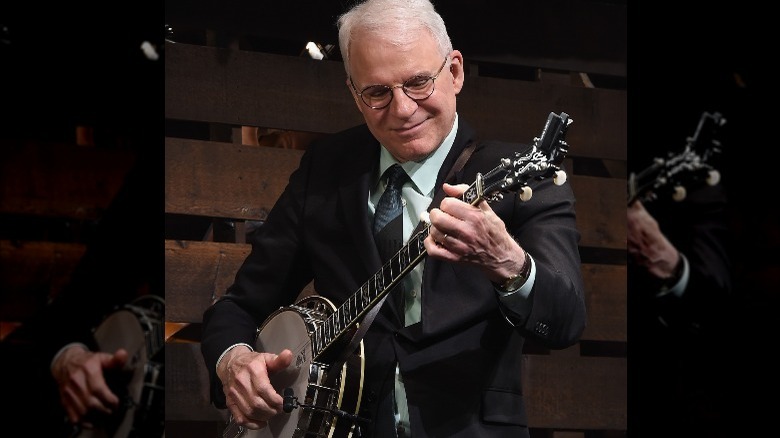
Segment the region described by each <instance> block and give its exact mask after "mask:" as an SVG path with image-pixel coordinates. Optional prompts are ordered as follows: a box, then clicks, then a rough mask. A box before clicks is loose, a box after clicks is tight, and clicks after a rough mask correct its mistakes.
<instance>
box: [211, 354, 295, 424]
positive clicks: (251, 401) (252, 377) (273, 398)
mask: <svg viewBox="0 0 780 438" xmlns="http://www.w3.org/2000/svg"><path fill="white" fill-rule="evenodd" d="M292 357H293V355H292V352H291V351H290V350H284V351H282V352H281V353H280V354H278V355H277V354H273V353H256V352H253V351H250V350H249V349H248V348H246V347H243V346H238V347H235V348H233V349H232V350H230V351H229V352H228V353H227V354H226V355H225V357H223V358H222V360H221V361H220V363H219V366H218V367H217V376H218V377H219V379H220V380H221V381H222V390H223V391H224V393H225V397H226V403H227V407H228V409H229V410H230V413H231V415H232V416H233V420H234V421H235V422H236V423H237V424H239V425H241V426H244V427H246V428H248V429H261V428H263V427H265V426H267V425H268V420H270V419H271V417H273V416H274V415H276V414H278V413H280V412H281V411H282V403H283V401H284V399H283V398H282V396H281V395H280V394H278V393H277V392H276V390H275V389H274V387H273V385H271V381H270V380H269V377H268V376H269V375H271V374H273V373H277V372H279V371H282V370H284V369H285V368H287V367H288V366H289V365H290V363H292Z"/></svg>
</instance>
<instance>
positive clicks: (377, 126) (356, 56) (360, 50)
mask: <svg viewBox="0 0 780 438" xmlns="http://www.w3.org/2000/svg"><path fill="white" fill-rule="evenodd" d="M449 58H450V60H448V62H447V64H446V65H445V66H444V69H443V70H442V71H441V73H440V74H439V76H438V78H437V79H436V80H435V83H434V85H435V88H434V91H433V94H431V96H430V97H428V98H427V99H424V100H418V101H415V100H413V99H411V98H410V97H409V96H407V95H406V94H405V93H404V91H403V90H402V89H401V88H400V87H398V88H394V89H393V90H392V94H393V99H392V101H391V102H390V104H389V105H388V106H387V107H385V108H382V109H373V108H370V107H369V106H367V105H366V104H365V103H363V101H362V100H361V99H360V96H358V95H357V93H355V91H353V89H352V86H351V84H350V81H349V79H347V87H349V90H350V92H352V95H353V97H354V98H355V104H356V105H357V107H358V110H359V111H360V112H361V113H362V114H363V118H364V119H365V120H366V123H367V125H368V128H369V130H371V133H372V134H374V136H375V137H376V138H377V139H378V140H379V141H380V142H381V143H382V144H383V145H384V146H385V147H386V148H387V149H388V150H389V151H390V153H392V154H393V156H394V157H395V158H396V159H397V160H398V161H400V162H405V161H420V160H422V159H423V158H425V157H427V156H428V155H430V153H431V152H433V151H434V150H436V148H438V147H439V145H440V144H441V142H442V141H443V140H444V137H446V136H447V134H449V132H450V130H451V129H452V124H453V123H454V121H455V106H456V99H455V96H456V95H457V94H458V93H459V92H460V90H461V87H462V86H463V58H462V56H461V54H460V52H459V51H457V50H454V51H452V52H451V53H450V54H449ZM443 61H444V57H443V56H442V55H441V54H440V53H439V51H438V46H437V45H436V42H435V41H434V39H433V37H432V36H431V35H430V34H429V33H428V32H427V31H421V32H420V36H419V38H417V39H415V40H414V42H413V43H411V44H409V45H405V46H401V47H399V46H395V45H392V44H390V43H388V42H387V41H385V40H384V39H382V38H381V37H379V36H377V35H374V34H371V33H368V32H364V31H360V32H359V33H358V34H357V35H356V37H355V38H354V39H353V42H352V45H351V47H350V71H351V72H352V82H353V83H354V84H355V88H356V89H357V91H358V92H359V91H361V90H363V89H364V88H366V87H367V86H369V85H387V86H391V87H392V86H395V85H400V84H402V83H403V82H404V81H406V80H408V79H410V78H412V77H414V76H418V75H425V76H434V75H436V72H437V71H438V70H439V67H441V65H442V62H443Z"/></svg>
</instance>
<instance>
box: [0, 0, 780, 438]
mask: <svg viewBox="0 0 780 438" xmlns="http://www.w3.org/2000/svg"><path fill="white" fill-rule="evenodd" d="M181 2H185V3H188V4H187V5H186V8H185V10H188V11H190V12H191V16H189V17H184V18H185V19H188V20H192V22H193V23H195V22H197V20H199V18H200V17H203V16H204V14H209V13H211V12H212V11H210V10H209V2H205V1H191V2H186V1H185V0H168V1H167V2H166V3H167V4H168V5H171V6H177V5H179V4H180V3H181ZM235 3H236V7H235V13H236V14H241V15H243V16H244V17H245V20H244V23H245V24H244V25H243V27H244V28H240V29H234V31H235V32H236V33H239V34H244V33H250V34H254V35H255V38H254V39H253V41H252V45H253V46H254V47H255V48H256V49H257V50H267V51H269V52H277V53H292V54H294V53H296V52H297V51H300V50H301V48H302V46H301V44H300V42H301V41H304V42H305V41H308V40H315V41H320V42H322V43H323V44H334V45H335V44H337V41H336V40H335V27H333V25H332V23H333V22H334V21H335V17H336V15H337V14H338V13H339V12H340V11H342V10H343V9H345V8H346V6H347V5H348V4H349V3H351V2H347V1H343V0H342V1H330V2H326V1H317V2H300V1H286V2H273V3H270V4H268V2H251V1H247V0H245V1H237V2H235ZM260 3H262V4H263V8H262V9H261V8H260V7H259V6H258V5H259V4H260ZM628 3H629V2H627V1H617V0H616V1H597V0H583V1H541V0H537V1H513V2H506V1H495V0H493V1H477V0H458V1H438V2H437V8H438V9H439V11H440V12H441V14H442V15H443V16H444V18H445V21H446V22H447V24H448V28H449V29H450V32H451V36H452V39H453V43H454V45H455V48H457V49H459V50H461V51H462V52H463V53H464V56H465V57H466V59H467V60H468V59H473V60H479V61H482V63H481V68H482V69H483V70H482V71H481V73H482V72H483V71H484V73H486V74H493V75H496V76H501V75H518V74H528V75H532V74H533V71H534V67H543V68H545V69H550V70H561V71H566V70H567V69H568V68H569V67H570V66H572V65H582V63H583V62H584V63H585V64H586V65H587V66H588V69H587V70H588V71H586V72H587V73H589V74H590V75H591V77H592V80H593V81H594V84H595V85H596V86H597V87H598V86H603V87H607V88H618V89H621V88H627V90H628V96H629V99H628V100H629V138H628V139H627V148H628V149H629V153H628V157H629V163H628V167H629V168H636V167H637V166H641V165H643V164H644V163H647V160H649V159H650V158H652V157H653V156H656V155H658V154H659V153H663V152H665V151H668V150H678V149H681V148H682V147H683V146H684V144H685V138H686V137H687V136H689V135H691V134H692V133H693V129H694V128H695V125H696V122H697V121H698V117H699V115H700V114H701V112H702V111H719V112H722V113H723V114H724V116H725V117H726V118H727V120H728V123H727V126H726V127H727V129H726V131H725V133H724V143H725V145H726V149H725V160H724V162H723V169H722V173H723V183H724V184H725V185H726V187H727V189H728V192H729V196H730V199H729V202H730V208H729V220H730V223H731V226H732V230H733V232H734V237H735V242H736V247H735V253H734V260H735V270H734V275H735V285H736V289H735V296H734V307H733V313H731V314H728V315H724V317H723V324H724V327H727V330H726V331H725V333H726V335H725V337H724V338H723V354H724V357H729V358H732V359H731V360H733V363H734V368H733V370H734V373H733V374H730V375H724V376H723V378H724V380H728V381H731V382H734V380H735V379H736V380H737V381H738V383H739V384H738V385H736V386H740V387H741V388H742V389H741V391H745V392H740V393H738V394H735V396H737V397H735V398H739V399H743V397H747V398H752V397H753V396H754V395H755V396H757V395H759V394H760V393H761V392H762V391H761V389H763V388H766V384H767V383H773V382H772V381H769V380H768V378H769V376H771V375H772V374H773V372H772V370H773V369H774V370H776V369H777V368H776V364H775V362H774V361H773V360H770V359H768V357H769V354H768V353H767V352H768V347H769V348H771V345H772V344H770V341H771V340H772V338H771V337H770V333H772V332H773V331H774V327H773V325H772V324H771V321H772V320H773V318H774V317H773V314H774V309H777V308H778V306H777V302H778V289H780V288H778V284H780V268H779V265H780V263H779V260H778V249H780V212H779V211H778V206H777V202H776V201H775V199H774V198H775V196H774V191H775V190H773V189H774V186H775V184H774V181H773V180H772V178H773V176H774V175H773V173H774V167H776V166H775V165H774V163H773V162H772V159H771V158H772V157H773V156H774V153H772V152H771V148H773V147H774V143H775V141H774V132H773V129H772V128H773V127H774V124H775V116H774V112H775V107H776V103H775V98H774V97H773V96H772V95H771V93H770V90H772V86H771V83H770V79H769V74H770V72H771V68H770V67H768V66H767V65H766V64H767V62H768V61H767V60H768V59H771V57H772V56H773V53H774V51H773V50H770V41H769V38H767V37H766V36H765V35H767V34H768V33H771V32H768V30H771V29H772V27H771V24H770V23H768V21H769V18H768V16H769V15H770V14H769V13H768V12H767V11H766V10H765V9H764V8H763V7H760V6H759V5H760V4H758V3H753V2H741V3H733V2H732V3H728V2H727V3H724V4H718V5H716V4H714V3H711V2H705V1H701V0H696V1H693V2H690V1H689V2H671V1H654V2H648V1H644V2H639V1H633V2H630V4H628ZM177 9H179V10H181V9H182V8H181V7H177ZM593 11H598V12H599V13H594V12H593ZM280 17H284V18H281V19H280ZM323 17H325V18H323ZM166 18H167V17H166V13H165V8H164V7H163V4H162V3H161V2H152V1H150V0H143V1H140V2H126V1H125V2H97V1H88V2H75V3H74V2H65V3H62V2H54V3H50V4H46V5H45V6H44V5H42V4H39V3H33V2H21V1H6V2H3V3H2V5H0V75H1V76H0V105H1V106H2V108H3V112H2V114H3V116H2V123H1V124H0V126H2V128H0V140H3V141H6V140H7V139H19V138H24V139H31V140H34V139H40V140H46V141H62V142H72V141H73V126H75V125H77V124H88V125H92V126H94V127H95V129H96V142H97V143H98V146H99V147H108V148H110V147H130V148H132V149H133V150H136V151H138V152H139V153H141V154H143V155H144V156H148V157H151V159H152V160H157V159H158V160H159V163H160V166H159V172H157V171H152V172H150V173H149V174H148V184H147V185H146V190H148V196H149V199H150V202H149V205H148V210H147V211H138V212H137V214H138V215H142V214H147V215H155V216H159V217H160V218H161V219H160V225H159V226H160V229H159V230H158V229H150V230H149V232H150V233H156V234H159V233H160V232H161V229H162V227H163V223H162V222H163V221H162V211H163V204H162V202H163V200H162V181H163V179H162V159H163V137H164V129H163V125H162V121H163V119H164V107H163V105H164V101H163V93H164V90H163V86H162V84H163V74H164V71H163V68H162V64H163V59H164V53H163V51H162V50H158V52H159V53H160V55H161V56H162V57H163V59H161V60H160V61H158V62H156V63H153V62H150V61H149V60H147V59H146V58H145V57H144V56H143V54H142V52H141V50H140V44H141V42H142V41H144V40H148V41H150V42H152V43H154V44H156V45H157V46H158V48H159V47H161V45H162V42H163V39H164V38H165V37H166V35H167V34H166V30H165V24H166V22H167V20H166ZM180 18H181V17H180ZM227 21H230V22H232V21H233V20H227ZM629 23H630V26H629ZM172 35H173V36H172V37H173V38H177V37H179V36H182V35H183V34H177V29H173V34H172ZM169 36H170V35H169ZM629 47H630V51H629V50H628V49H629ZM335 50H337V49H335ZM332 56H333V57H334V58H336V59H338V53H336V52H333V53H332ZM491 63H493V64H494V66H493V67H492V70H493V71H488V70H491V68H490V65H491ZM0 154H1V152H0ZM0 159H2V156H1V155H0ZM155 169H156V168H155ZM47 226H54V225H51V224H49V225H47ZM4 233H6V235H9V236H11V238H12V237H13V230H6V231H5V232H4ZM160 242H162V240H161V239H160ZM163 268H164V266H163V263H162V254H160V268H159V269H160V270H159V272H158V273H157V275H159V276H160V277H161V276H162V275H163ZM630 303H631V301H630V300H629V305H630ZM85 305H89V303H86V304H85ZM630 315H631V310H630V308H629V336H630V335H631V333H632V332H635V331H637V330H640V331H641V330H642V328H641V327H637V326H635V325H632V324H631V318H630ZM641 348H642V347H641V345H631V346H630V347H629V352H628V357H629V377H630V380H631V379H635V378H638V377H637V375H636V374H635V373H633V372H632V370H635V369H636V366H638V365H637V364H634V363H632V362H631V351H632V350H634V349H641ZM3 351H5V350H3ZM772 356H774V355H772ZM735 357H736V359H733V358H735ZM0 360H2V361H4V362H5V361H8V360H24V359H23V358H9V357H3V358H0ZM2 378H3V379H4V380H8V379H9V378H13V377H12V376H8V375H4V376H2ZM720 384H721V383H720V382H713V385H720ZM732 386H734V384H733V383H732V384H731V385H729V386H728V387H729V388H731V387H732ZM14 391H27V392H29V391H35V389H34V384H33V386H26V385H24V386H23V387H22V388H14ZM14 391H5V390H4V391H2V393H3V394H4V397H8V394H15V393H18V392H14ZM769 395H770V396H771V394H769ZM639 397H640V396H639V395H638V394H635V393H632V391H631V385H630V382H629V400H630V404H629V413H630V418H633V413H634V412H636V411H635V410H636V409H637V406H639V405H640V404H641V403H640V402H639ZM10 402H11V403H13V402H14V401H13V400H11V401H10ZM646 402H647V401H646ZM652 402H662V401H652ZM734 403H735V405H734V406H726V407H724V412H726V413H735V414H738V415H746V416H747V415H750V416H751V417H753V416H754V417H753V418H756V420H755V421H756V422H761V421H762V420H760V419H759V418H760V417H761V414H767V415H766V416H765V417H766V418H769V415H770V414H772V413H771V412H769V408H768V407H767V408H762V407H760V406H757V405H754V404H748V405H743V404H740V401H739V400H735V402H734ZM732 408H734V410H732ZM756 410H757V411H756ZM764 410H766V412H764ZM630 427H631V422H630V423H629V428H630Z"/></svg>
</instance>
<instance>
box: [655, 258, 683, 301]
mask: <svg viewBox="0 0 780 438" xmlns="http://www.w3.org/2000/svg"><path fill="white" fill-rule="evenodd" d="M680 263H681V264H682V269H681V271H682V272H681V273H680V277H679V279H678V280H677V281H676V282H674V283H673V284H666V285H664V286H663V287H662V288H661V290H660V291H659V292H658V293H657V294H655V297H656V298H661V297H662V296H664V295H667V294H670V293H671V294H674V295H675V296H676V297H677V298H680V297H682V296H683V294H684V293H685V289H686V288H687V287H688V279H689V278H690V276H691V266H690V264H689V263H688V259H687V258H686V257H685V254H683V253H680Z"/></svg>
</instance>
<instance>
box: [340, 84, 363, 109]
mask: <svg viewBox="0 0 780 438" xmlns="http://www.w3.org/2000/svg"><path fill="white" fill-rule="evenodd" d="M344 83H345V84H346V85H347V90H349V94H350V95H352V100H353V101H354V102H355V105H357V109H358V111H360V113H363V107H364V106H365V104H364V103H363V101H362V100H360V97H359V96H358V95H357V93H355V90H354V89H353V88H352V84H351V83H350V81H349V76H347V79H346V80H345V81H344Z"/></svg>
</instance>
